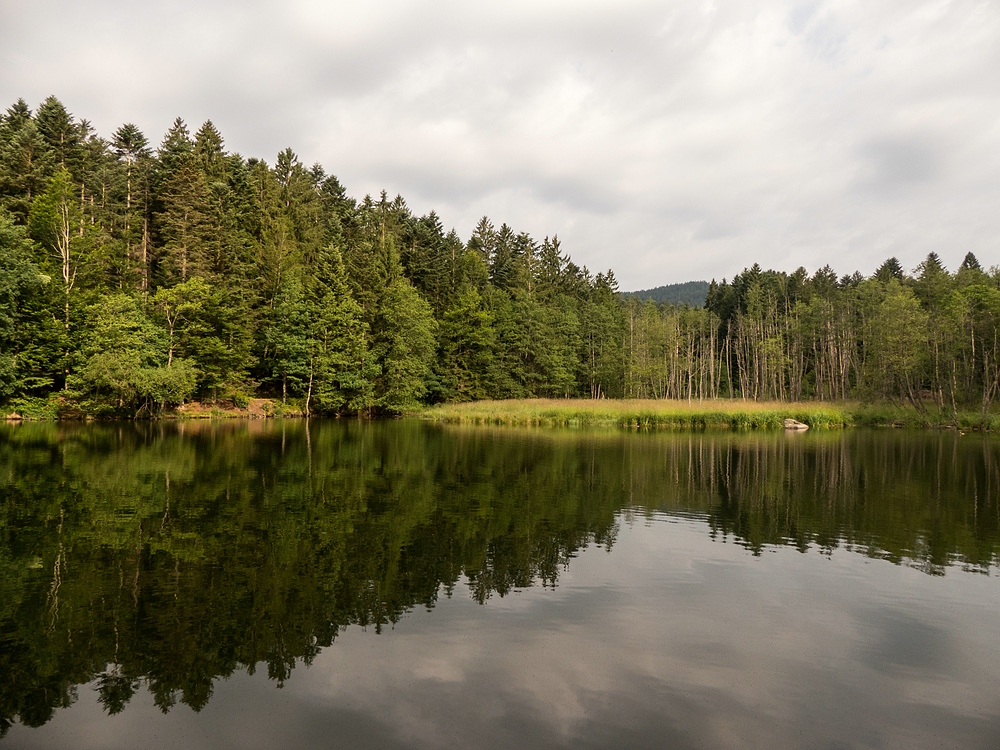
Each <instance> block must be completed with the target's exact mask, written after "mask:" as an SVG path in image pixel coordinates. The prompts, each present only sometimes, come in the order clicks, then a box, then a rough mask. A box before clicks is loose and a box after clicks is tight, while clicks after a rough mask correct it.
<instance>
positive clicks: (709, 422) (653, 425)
mask: <svg viewBox="0 0 1000 750" xmlns="http://www.w3.org/2000/svg"><path fill="white" fill-rule="evenodd" d="M401 416H403V417H405V418H412V419H419V420H424V421H430V422H439V423H442V424H470V425H471V424H478V425H494V426H518V427H605V428H618V429H672V430H704V429H732V430H784V429H788V430H789V431H793V430H792V428H788V427H786V425H785V420H794V421H795V422H798V423H801V424H802V425H805V426H806V427H808V428H813V429H815V428H818V429H843V428H849V427H878V428H887V429H893V428H897V429H898V428H909V429H946V430H959V431H960V432H974V431H975V432H1000V414H994V413H990V414H987V415H986V417H985V418H984V416H983V415H982V413H981V412H974V411H971V410H966V411H962V410H960V411H958V412H955V413H953V412H951V411H938V410H937V407H936V406H934V407H927V408H925V409H923V410H918V409H917V408H915V407H914V406H912V405H901V404H888V403H870V404H865V403H861V402H830V401H800V402H781V401H743V400H738V399H733V400H729V399H717V400H704V401H700V402H699V401H686V400H684V401H679V400H668V399H598V400H594V399H509V400H503V401H468V402H461V403H450V404H436V405H433V406H426V407H421V408H417V409H414V410H410V411H407V412H405V413H404V414H402V415H401ZM275 418H291V419H305V418H307V415H306V414H305V413H304V411H303V410H302V409H301V408H299V407H298V406H297V405H294V404H291V403H285V404H282V403H281V401H280V400H279V399H250V400H249V401H248V403H247V405H246V406H236V405H235V404H233V403H231V402H228V401H220V402H214V403H213V402H198V401H194V402H190V403H187V404H183V405H182V406H181V407H179V408H177V409H173V410H171V411H167V412H162V413H158V414H148V413H147V414H144V415H140V416H138V417H127V416H119V415H97V414H87V413H85V412H84V411H82V410H81V409H79V408H78V407H77V406H76V405H75V404H73V403H72V402H59V403H58V404H51V405H50V406H49V408H47V409H45V410H44V411H43V410H39V411H36V412H34V413H29V414H20V413H17V411H16V407H11V411H9V412H7V413H3V414H0V421H2V422H5V423H7V424H16V423H19V422H121V421H128V422H134V421H152V422H156V421H188V420H199V421H201V420H226V421H229V420H240V419H245V420H258V419H275ZM317 418H321V419H326V418H330V419H336V418H341V417H335V416H329V417H327V416H318V417H317ZM385 418H389V417H384V416H383V417H368V419H385ZM362 419H365V418H364V417H362Z"/></svg>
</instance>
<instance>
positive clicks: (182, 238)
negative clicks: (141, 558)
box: [0, 97, 1000, 415]
mask: <svg viewBox="0 0 1000 750" xmlns="http://www.w3.org/2000/svg"><path fill="white" fill-rule="evenodd" d="M998 325H1000V273H998V272H997V271H996V270H991V271H989V272H987V271H984V269H983V268H981V266H980V263H979V261H978V260H977V259H976V258H975V257H974V256H973V255H972V254H971V253H969V254H968V255H967V256H966V258H965V260H964V262H963V263H962V265H961V267H960V268H959V269H958V270H957V271H956V272H954V273H951V272H949V271H948V270H947V269H945V268H944V266H943V265H942V263H941V261H940V259H939V257H938V256H937V255H936V254H934V253H931V254H930V255H928V257H927V258H926V260H925V261H924V262H923V263H922V264H921V265H920V266H919V267H918V268H917V269H915V271H914V273H913V274H912V275H909V274H907V273H906V272H905V271H904V269H903V268H902V267H901V266H900V264H899V262H898V261H897V260H896V259H895V258H890V259H888V260H887V261H885V262H884V263H883V264H882V265H881V266H880V267H879V268H878V269H877V270H876V271H875V273H874V274H873V275H872V276H871V277H864V276H862V275H861V274H860V273H855V274H853V275H851V276H844V277H841V278H838V277H837V275H836V274H835V273H834V272H833V271H832V270H831V269H830V268H829V267H825V268H823V269H820V270H819V271H817V272H816V273H814V274H812V275H809V274H808V273H807V272H806V270H805V269H802V268H800V269H799V270H797V271H795V272H794V273H791V274H788V273H785V272H779V271H764V270H762V269H761V268H760V267H759V266H757V265H754V266H753V267H752V268H750V269H747V270H745V271H744V272H743V273H741V274H739V275H738V276H736V277H735V278H734V279H733V280H732V281H731V282H727V281H726V280H723V281H722V282H721V283H716V282H714V281H713V282H712V283H711V284H710V285H709V288H708V293H707V299H705V302H704V306H703V307H696V306H688V305H686V304H679V305H677V304H661V303H657V302H654V301H642V300H639V299H635V298H623V296H622V295H620V294H619V292H618V289H617V282H616V280H615V277H614V274H613V272H611V271H608V272H606V273H598V274H596V275H592V274H591V273H590V272H589V271H588V270H587V269H586V268H581V267H579V266H578V265H576V264H575V263H573V262H572V261H571V260H570V259H569V257H568V256H567V255H566V254H564V253H563V251H562V248H561V246H560V243H559V240H558V238H556V237H555V236H553V237H552V238H545V239H543V240H542V241H541V242H538V241H536V240H535V239H534V238H532V237H531V236H530V235H528V234H527V233H524V232H516V231H515V230H514V229H512V228H511V227H509V226H507V225H506V224H503V225H501V226H500V227H499V228H497V227H496V226H495V225H494V224H493V223H492V222H491V221H490V220H489V219H488V218H486V217H484V218H483V219H482V220H481V221H480V222H479V224H478V226H477V227H476V228H475V230H474V231H473V233H472V235H471V237H469V238H468V239H467V240H463V239H462V238H460V237H459V236H458V235H457V234H456V233H455V232H454V231H446V230H445V228H444V226H443V225H442V223H441V220H440V219H439V217H438V216H437V215H436V214H435V213H434V212H431V213H429V214H427V215H426V216H416V215H414V214H413V212H412V211H411V210H410V209H409V208H408V207H407V205H406V202H405V201H404V200H403V198H402V197H399V196H397V197H396V198H394V199H389V197H388V196H387V195H386V194H385V193H384V192H383V193H382V194H381V195H380V196H379V197H378V198H372V197H371V196H366V197H365V198H364V199H363V200H361V201H356V200H354V199H352V198H350V197H349V196H348V195H347V193H346V191H345V189H344V187H343V186H342V185H341V184H340V182H339V181H338V180H337V178H336V177H335V176H333V175H331V174H328V173H327V172H326V171H325V170H324V169H323V168H322V167H321V166H319V165H313V166H312V167H306V166H304V165H303V164H302V163H300V161H299V159H298V157H297V156H296V155H295V154H294V153H293V152H292V151H291V150H290V149H286V150H284V151H282V152H281V153H280V154H278V156H277V158H276V160H275V163H274V164H273V165H269V164H267V163H265V162H264V161H261V160H259V159H256V158H244V157H242V156H241V155H239V154H234V153H229V152H227V151H226V149H225V145H224V141H223V138H222V135H221V134H220V133H219V131H218V130H217V129H216V128H215V126H214V125H213V124H212V123H211V122H206V123H204V124H203V125H202V126H201V127H200V128H199V129H198V130H197V131H196V132H195V133H194V134H193V135H192V134H191V133H190V132H189V130H188V127H187V126H186V125H185V123H184V122H183V121H182V120H181V119H177V120H176V121H175V122H174V124H173V125H172V127H171V128H170V129H169V131H168V132H167V134H166V135H165V136H164V137H163V139H162V141H161V142H160V144H159V146H158V147H157V148H155V150H154V149H153V147H152V146H151V145H150V143H149V141H148V139H147V138H146V136H145V135H144V134H143V133H141V132H140V131H139V130H138V128H136V127H135V126H134V125H130V124H126V125H123V126H122V127H120V128H118V130H116V131H115V133H114V134H113V135H112V137H111V139H110V140H105V139H103V138H101V137H100V136H98V135H97V134H96V133H94V132H93V129H92V128H91V126H90V125H89V124H88V123H87V121H86V120H76V119H75V118H74V117H73V116H72V115H70V113H69V112H68V111H67V110H66V108H65V107H64V106H63V105H62V104H61V103H60V102H59V101H58V100H57V99H55V98H54V97H50V98H49V99H47V100H45V102H43V103H42V104H41V105H40V106H39V107H38V109H37V111H35V112H34V113H33V112H32V111H31V110H30V109H29V108H28V106H27V105H26V104H25V103H24V102H23V101H18V102H17V103H15V104H14V105H13V106H11V107H10V108H9V109H8V110H7V111H6V113H5V114H4V115H2V116H0V406H2V405H4V404H6V405H7V406H6V408H7V409H8V410H9V409H11V408H13V409H16V410H19V411H22V412H29V411H31V410H32V409H34V410H36V411H37V410H39V409H41V410H42V411H45V410H48V411H47V412H46V413H50V414H52V413H56V412H59V411H60V410H62V411H64V412H65V411H73V410H76V411H83V412H86V413H90V414H118V415H142V414H152V413H155V412H158V411H161V410H163V409H165V408H169V407H172V406H175V405H178V404H181V403H183V402H185V401H187V400H191V399H203V400H231V401H233V402H234V403H236V404H237V405H243V404H244V403H245V402H246V401H247V400H248V399H249V398H251V397H252V396H255V395H261V396H270V397H277V398H280V399H281V400H282V401H283V402H284V401H288V400H292V401H293V402H294V403H295V404H296V405H297V408H301V409H303V410H304V411H305V412H307V413H325V414H355V413H360V414H375V413H396V412H400V411H402V410H405V409H407V408H409V407H412V406H415V405H416V404H418V403H421V402H422V403H427V402H441V401H465V400H476V399H483V398H494V399H500V398H524V397H564V396H577V397H580V396H583V397H590V398H600V397H605V396H607V397H642V398H687V399H702V398H744V399H755V400H762V399H779V400H798V399H820V400H831V399H843V398H852V399H864V400H890V401H906V402H911V403H913V404H915V405H916V406H917V408H919V409H926V408H937V409H938V410H942V411H947V410H957V409H959V408H965V409H968V408H970V407H971V408H975V409H982V411H983V413H984V414H985V412H987V411H988V410H989V408H990V405H991V404H992V402H993V401H994V399H995V398H996V395H997V390H998V387H1000V367H998V362H1000V338H998Z"/></svg>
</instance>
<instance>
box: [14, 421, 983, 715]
mask: <svg viewBox="0 0 1000 750" xmlns="http://www.w3.org/2000/svg"><path fill="white" fill-rule="evenodd" d="M997 448H998V443H997V442H996V441H995V440H993V439H992V438H991V437H984V436H959V435H957V434H956V433H916V434H905V433H870V432H831V433H826V434H823V433H813V434H808V435H796V436H786V435H739V434H729V433H720V434H645V435H642V434H638V435H637V434H621V433H610V432H609V433H593V434H586V433H578V432H572V431H510V430H493V429H454V428H441V427H437V426H433V425H427V424H422V423H415V422H394V423H381V424H364V423H315V422H313V423H311V424H308V425H307V424H306V423H305V422H288V423H281V422H252V423H249V424H209V423H180V424H154V425H136V426H133V425H111V426H108V425H24V426H18V427H10V426H2V427H0V514H2V515H0V674H3V675H7V678H6V679H5V680H3V681H2V682H0V721H2V722H3V724H2V727H3V731H6V728H7V727H9V726H10V725H11V723H12V722H14V721H19V722H20V723H22V724H25V725H27V726H40V725H42V724H45V723H46V722H48V721H49V720H50V719H51V718H52V716H53V713H54V711H55V709H57V708H59V707H62V706H68V705H70V704H71V703H73V702H74V700H75V699H76V695H77V692H76V691H77V688H76V686H77V685H82V684H85V683H89V682H92V681H96V683H95V684H96V686H97V690H98V695H99V701H100V703H101V705H102V706H103V709H104V710H105V711H106V712H107V713H109V714H115V713H118V712H120V711H122V710H123V709H124V708H125V707H126V706H127V705H128V704H129V702H130V700H131V699H132V697H133V696H134V694H135V693H136V691H137V690H139V689H140V687H141V686H143V685H145V686H146V687H147V688H148V690H149V691H150V693H151V694H152V696H153V700H154V702H155V705H156V706H157V707H159V708H160V709H161V710H163V711H168V710H169V709H170V708H171V707H172V706H174V705H175V704H176V703H177V702H181V703H184V704H186V705H188V706H190V707H191V708H193V709H195V710H196V711H197V710H200V709H202V708H204V707H205V706H206V705H207V703H208V701H209V699H210V698H211V696H212V693H213V689H214V685H215V684H216V682H217V680H218V678H219V677H226V676H230V675H233V674H234V673H236V672H238V671H247V672H249V673H250V674H253V673H254V671H255V670H256V669H258V668H260V669H266V671H267V674H268V677H269V678H271V679H272V680H274V681H276V682H277V683H279V684H282V683H283V682H284V681H285V680H287V679H288V678H289V676H290V674H291V673H292V670H293V668H294V667H295V666H296V664H298V663H304V664H310V663H312V661H313V660H314V659H315V658H316V657H317V655H318V654H319V653H320V652H321V651H322V650H323V649H324V648H325V647H328V646H330V645H331V644H332V643H333V642H334V640H335V639H337V638H338V637H341V638H343V637H345V632H346V629H347V628H348V626H352V625H360V626H363V627H366V628H369V629H370V630H374V631H375V632H379V631H381V629H382V628H383V627H387V626H391V625H393V624H395V623H398V622H399V621H400V618H401V617H402V616H403V615H404V614H405V613H406V612H409V611H411V610H413V609H414V608H420V607H422V608H428V609H430V608H433V607H435V605H436V603H438V601H439V598H440V597H442V596H451V595H452V593H453V592H455V591H456V589H457V590H459V591H460V592H461V595H462V596H464V595H465V591H466V590H468V592H469V593H470V595H471V597H470V598H471V600H472V601H475V602H478V603H484V602H486V601H487V600H489V599H490V598H491V597H502V596H504V595H506V594H508V593H510V592H511V591H513V590H517V589H526V588H528V587H531V586H539V585H540V586H543V587H554V586H556V584H557V583H558V582H559V580H560V576H561V575H563V576H564V575H565V574H566V573H565V571H567V566H569V570H572V566H571V565H569V564H570V560H572V559H573V558H574V557H575V556H576V555H578V554H579V553H580V551H581V550H582V549H584V548H586V547H588V546H589V547H594V546H601V547H604V548H607V549H612V548H613V547H614V545H615V543H616V538H617V535H618V534H619V532H620V531H621V529H620V524H621V522H622V521H623V520H624V521H625V522H626V523H628V522H631V521H633V520H635V519H643V518H647V517H648V518H652V517H659V516H661V515H662V514H668V515H669V516H670V517H684V518H693V519H697V520H696V525H697V526H700V527H701V528H703V529H705V530H706V533H707V534H709V535H710V536H711V537H712V538H714V539H716V540H717V541H720V542H721V541H736V542H737V543H738V544H740V545H743V546H745V547H746V548H747V549H749V550H751V551H752V552H753V553H755V554H760V553H761V552H762V551H764V550H765V549H767V548H768V547H769V546H773V545H794V546H795V547H797V548H798V549H800V550H802V551H806V550H809V549H818V550H819V551H822V552H827V553H829V552H830V551H831V550H833V549H835V548H837V547H840V546H846V547H848V548H850V549H852V550H856V551H858V552H861V553H863V554H865V555H868V556H871V557H876V558H884V559H886V560H890V561H893V562H905V563H907V564H909V565H912V566H914V567H917V568H919V569H921V570H923V571H926V572H928V573H933V574H942V573H944V572H945V571H946V570H947V569H948V567H949V566H951V565H957V567H954V568H951V570H953V571H955V572H960V571H962V570H965V571H976V572H980V573H982V572H988V571H989V570H990V568H991V566H994V565H995V564H996V562H997V555H998V526H1000V511H998V505H997V498H998V496H1000V493H998V491H997V490H998V488H1000V477H998V470H1000V461H998V460H997V458H998V456H997ZM704 614H706V616H707V617H711V616H712V615H710V614H708V613H704ZM898 626H899V630H898V632H899V633H902V635H901V636H899V637H896V636H892V642H893V643H896V644H898V643H900V642H904V643H905V642H907V641H906V639H909V640H910V641H913V642H914V643H917V644H918V645H919V644H924V645H925V646H926V644H928V643H933V642H934V635H935V633H934V631H933V630H928V629H927V627H926V626H925V625H923V624H921V623H919V622H918V623H916V624H915V625H914V624H913V623H908V622H907V621H905V620H902V619H901V620H900V622H899V624H898ZM877 651H878V654H879V657H878V658H879V659H882V662H880V663H882V664H883V667H884V669H887V670H889V669H894V668H899V667H907V668H916V667H919V666H920V665H916V667H915V666H914V665H913V664H907V663H906V661H905V659H904V657H903V656H899V655H898V654H897V655H895V656H894V655H893V654H894V652H893V650H892V648H881V647H880V648H878V649H877ZM901 653H905V654H906V655H908V656H906V657H905V658H914V657H913V656H912V654H916V653H923V654H924V657H922V658H927V659H933V658H936V657H935V653H936V652H935V651H934V649H932V648H929V647H926V648H909V647H906V648H904V649H903V652H901Z"/></svg>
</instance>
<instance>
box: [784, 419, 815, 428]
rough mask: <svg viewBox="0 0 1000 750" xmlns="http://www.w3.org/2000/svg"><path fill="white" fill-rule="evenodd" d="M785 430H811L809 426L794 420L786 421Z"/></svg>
mask: <svg viewBox="0 0 1000 750" xmlns="http://www.w3.org/2000/svg"><path fill="white" fill-rule="evenodd" d="M785 429H786V430H808V429H809V425H807V424H803V423H802V422H799V421H796V420H794V419H786V420H785Z"/></svg>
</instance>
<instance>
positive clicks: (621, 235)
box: [0, 0, 1000, 288]
mask: <svg viewBox="0 0 1000 750" xmlns="http://www.w3.org/2000/svg"><path fill="white" fill-rule="evenodd" d="M3 17H4V24H3V28H2V30H0V60H2V63H3V64H2V66H0V97H3V99H5V100H9V101H10V102H12V101H14V100H15V99H16V98H18V97H20V96H23V97H25V98H26V99H27V100H29V102H31V103H32V104H37V103H38V102H39V101H41V99H43V98H44V97H45V96H47V95H48V94H50V93H53V94H56V95H57V96H58V97H59V98H60V99H62V100H63V101H64V103H66V105H67V106H68V107H69V108H70V109H71V111H73V112H74V114H76V115H77V116H80V117H86V118H88V119H90V120H92V121H93V122H94V124H95V125H96V126H97V127H98V128H99V130H100V131H101V132H102V133H110V132H111V131H112V130H113V129H114V128H115V127H117V126H118V125H120V124H121V123H122V122H125V121H135V122H137V123H138V124H139V125H140V126H141V127H142V128H143V129H144V130H145V131H146V133H147V135H148V136H149V138H150V140H151V141H153V142H154V143H155V142H158V141H159V139H160V138H161V137H162V134H163V132H164V131H165V130H166V128H167V127H168V126H169V124H170V122H171V120H172V119H173V117H174V116H176V115H181V116H183V117H184V118H185V119H187V120H188V122H189V124H190V125H191V126H192V128H196V127H197V126H198V125H199V124H200V123H201V121H203V120H204V119H207V118H211V119H212V120H213V121H214V122H215V123H216V124H217V125H218V126H219V128H220V129H221V131H222V133H223V135H224V136H225V137H226V140H227V144H228V145H229V147H230V148H232V149H234V150H238V151H240V152H241V153H243V154H244V155H252V156H258V157H262V158H266V159H273V158H274V155H275V154H276V153H277V152H278V150H280V149H281V148H284V147H285V146H288V145H290V146H292V148H294V149H295V150H296V151H297V152H298V153H299V154H300V156H301V158H302V159H303V160H304V161H306V162H312V161H320V162H321V163H323V164H324V166H325V167H326V168H327V170H328V171H331V172H333V173H335V174H337V175H338V176H339V177H340V178H341V180H342V181H343V182H344V184H345V186H346V187H347V188H348V190H349V192H351V193H352V194H353V195H355V196H357V197H361V196H363V195H364V193H366V192H372V193H377V192H379V191H380V190H381V189H383V188H384V189H386V190H388V192H389V193H390V194H395V193H397V192H398V193H401V194H402V195H403V196H404V197H405V198H406V199H407V201H408V203H409V204H410V206H411V207H412V208H413V209H414V210H415V211H418V212H420V213H424V212H427V211H430V210H431V209H435V210H437V212H438V213H439V215H441V216H442V218H443V220H444V222H445V224H446V225H448V226H450V225H454V226H455V227H456V228H457V229H458V230H459V232H460V233H461V234H462V235H463V236H468V235H469V233H470V232H471V230H472V227H473V226H474V224H475V222H476V221H477V220H478V218H479V217H480V216H481V215H483V214H487V215H489V216H490V217H491V218H492V219H493V220H494V222H495V223H497V224H499V223H500V222H504V221H506V222H507V223H509V224H511V225H512V226H514V227H515V228H516V229H518V230H525V231H529V232H531V233H532V234H533V235H535V236H537V237H539V238H541V237H542V236H545V235H551V234H558V235H559V236H560V237H561V239H562V240H563V243H564V248H565V249H566V250H567V251H568V252H569V253H570V254H571V255H572V256H573V258H574V260H576V261H577V262H578V263H579V264H581V265H584V264H586V265H587V266H589V267H590V268H591V269H593V270H601V269H605V268H607V267H613V268H614V269H615V271H616V273H617V275H618V277H619V279H620V280H621V282H622V286H623V287H624V288H638V287H643V286H653V285H657V284H661V283H669V282H675V281H684V280H688V279H691V278H709V277H713V276H714V277H722V276H729V277H731V276H732V275H733V274H734V273H736V272H738V271H739V270H741V269H742V268H743V267H744V266H745V265H749V264H751V263H753V262H755V261H756V262H760V263H761V264H762V265H765V266H775V267H779V268H785V269H787V270H792V269H793V268H794V267H796V266H798V265H805V266H806V267H807V268H810V269H814V268H817V267H819V266H822V265H824V264H826V263H831V264H832V265H833V266H834V267H835V268H836V269H837V270H838V271H839V272H841V273H847V272H851V271H853V270H855V269H858V270H861V271H862V272H865V273H870V272H871V271H873V270H874V268H875V267H876V266H877V265H878V263H879V262H880V261H881V260H883V259H884V258H885V257H886V256H887V255H888V254H897V255H899V257H900V259H901V260H902V262H903V264H904V265H905V266H907V267H911V268H912V267H913V266H915V265H916V264H917V263H918V262H919V261H920V260H921V259H922V258H923V257H924V256H925V255H926V253H927V252H929V251H931V250H934V251H936V252H938V253H939V254H940V255H941V256H942V258H943V259H944V260H945V262H946V264H949V265H950V266H951V267H955V266H956V265H957V264H958V263H959V262H960V260H961V258H962V257H963V256H964V254H965V253H966V252H968V251H970V250H971V251H973V252H976V253H977V254H978V255H979V257H980V261H981V262H983V263H984V265H990V264H994V263H1000V258H998V257H996V243H995V238H996V236H997V235H998V234H1000V218H997V216H996V214H998V212H997V211H996V210H995V207H996V205H997V202H998V198H1000V178H998V177H997V175H998V174H1000V148H998V145H1000V78H998V76H997V75H996V71H997V70H1000V7H998V6H997V5H996V4H995V3H989V2H978V1H977V0H950V1H942V0H935V1H933V2H930V1H928V2H920V3H912V2H902V0H894V1H890V0H884V1H882V2H876V3H864V4H862V3H858V2H855V1H852V0H829V1H828V2H823V1H822V0H805V2H802V1H800V0H795V1H790V2H779V1H777V0H774V1H772V2H766V3H758V4H749V5H748V4H746V3H742V2H736V1H735V0H718V1H717V2H713V3H689V4H679V5H676V4H675V5H673V6H663V5H662V4H661V3H655V2H652V1H651V0H648V1H647V0H636V1H635V2H630V3H625V4H621V3H615V4H612V3H610V2H588V3H579V2H576V3H570V2H562V1H560V2H548V3H537V2H530V3H529V2H516V3H504V4H502V5H496V4H494V5H492V6H485V5H484V6H479V5H473V4H469V3H460V2H457V1H454V0H453V1H451V2H438V3H426V2H403V0H395V1H391V0H390V1H389V2H384V3H379V4H377V5H371V4H369V5H357V4H352V3H343V2H334V3H326V2H324V3H318V2H316V3H314V2H305V1H304V0H302V1H300V2H295V3H291V4H278V3H272V2H261V1H258V2H256V3H235V2H205V3H197V4H196V3H193V2H186V1H185V2H180V3H171V4H167V3H163V2H161V3H152V4H143V5H139V6H136V5H134V4H125V3H121V2H118V1H117V0H104V2H97V3H93V4H88V5H86V6H81V5H74V4H70V3H66V2H57V1H56V0H49V1H48V2H38V3H32V4H16V5H15V4H14V3H11V2H6V3H4V9H3Z"/></svg>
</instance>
